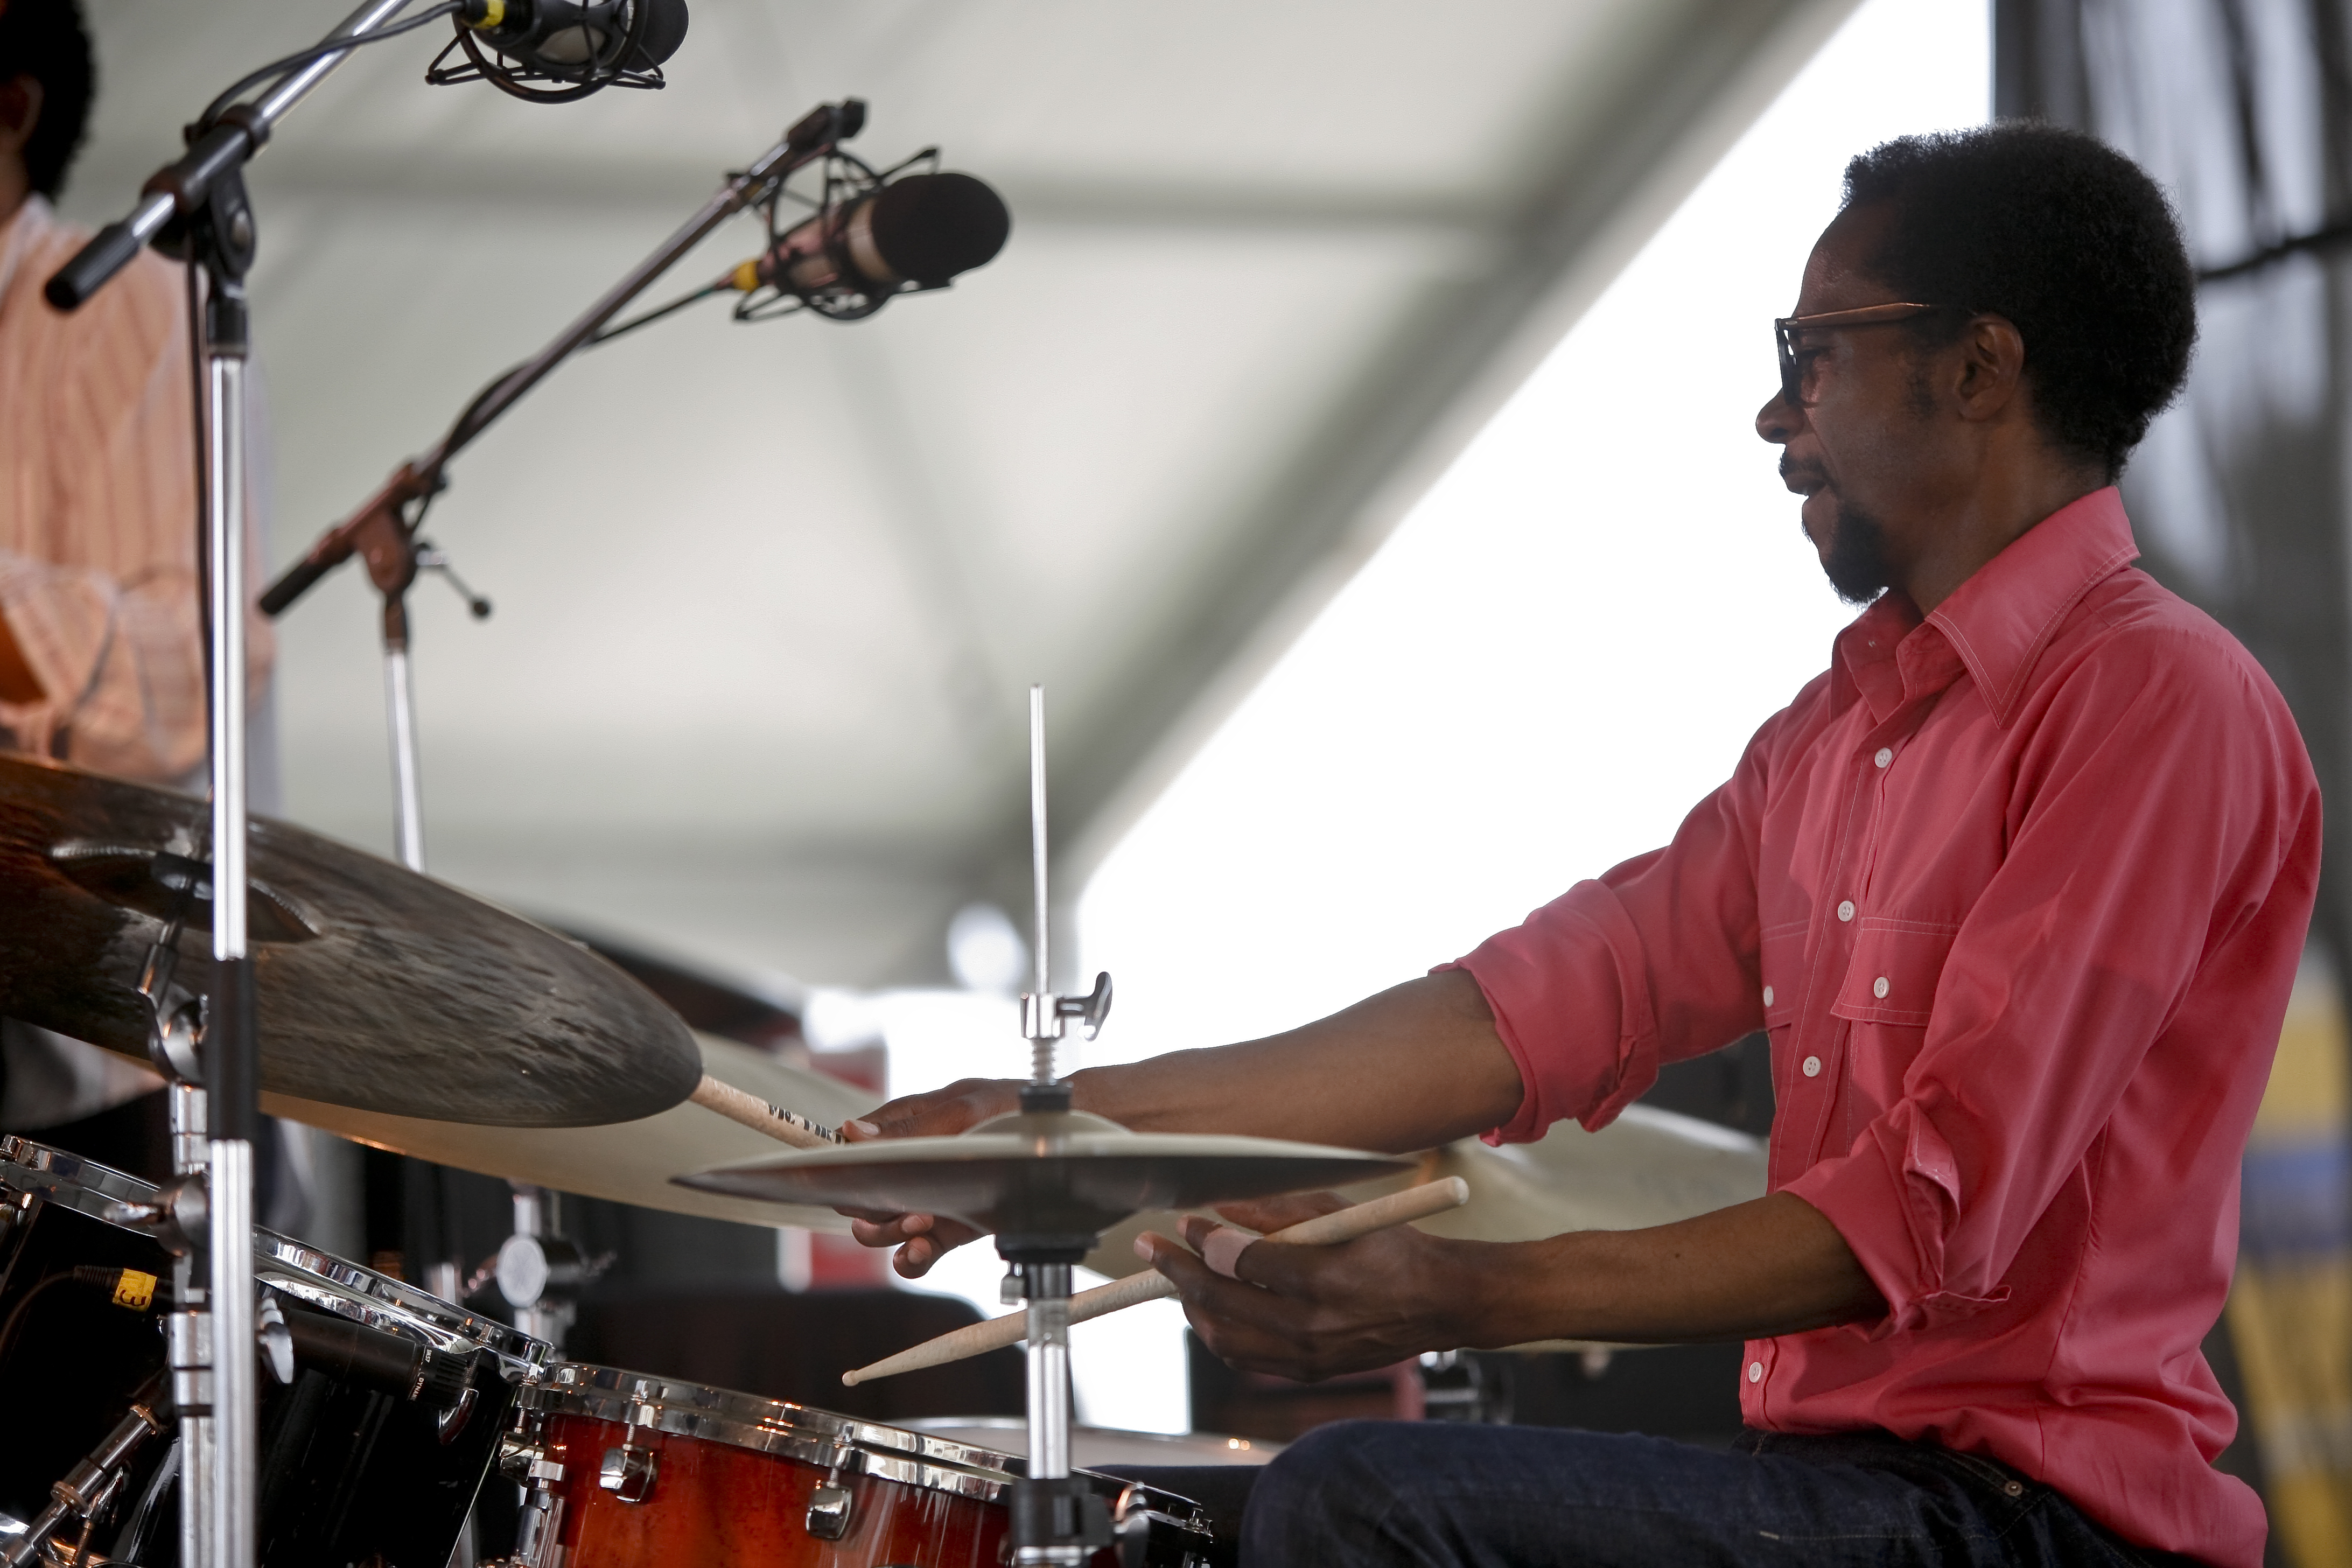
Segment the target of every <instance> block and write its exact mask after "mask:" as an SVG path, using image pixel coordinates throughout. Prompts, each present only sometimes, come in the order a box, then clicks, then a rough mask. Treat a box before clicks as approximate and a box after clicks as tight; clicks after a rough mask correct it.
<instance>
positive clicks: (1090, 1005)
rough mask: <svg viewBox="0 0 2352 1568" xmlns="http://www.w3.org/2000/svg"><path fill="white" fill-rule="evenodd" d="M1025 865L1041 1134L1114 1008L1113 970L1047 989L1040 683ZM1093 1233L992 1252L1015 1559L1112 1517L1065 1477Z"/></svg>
mask: <svg viewBox="0 0 2352 1568" xmlns="http://www.w3.org/2000/svg"><path fill="white" fill-rule="evenodd" d="M1029 834H1030V869H1031V875H1032V876H1033V878H1034V880H1035V883H1036V894H1037V929H1036V958H1037V967H1036V979H1037V985H1036V989H1035V990H1034V991H1031V992H1028V993H1025V994H1024V995H1023V996H1022V998H1021V1032H1022V1033H1023V1034H1024V1035H1025V1036H1027V1037H1028V1039H1029V1081H1028V1082H1027V1083H1025V1084H1024V1085H1022V1087H1021V1110H1022V1115H1023V1118H1024V1121H1028V1122H1029V1123H1030V1124H1031V1125H1032V1126H1034V1128H1035V1130H1036V1131H1037V1134H1038V1136H1039V1137H1040V1139H1041V1140H1043V1141H1045V1142H1050V1141H1051V1140H1052V1139H1053V1137H1054V1136H1055V1132H1056V1131H1058V1129H1059V1128H1060V1127H1062V1126H1066V1125H1067V1124H1068V1119H1069V1118H1070V1116H1071V1114H1072V1112H1071V1109H1070V1083H1069V1080H1068V1079H1065V1078H1060V1077H1058V1076H1056V1074H1055V1064H1054V1055H1055V1052H1054V1047H1055V1042H1056V1041H1058V1040H1059V1039H1061V1037H1062V1033H1063V1029H1064V1027H1065V1026H1066V1025H1067V1024H1069V1023H1071V1022H1073V1021H1076V1022H1078V1023H1080V1024H1083V1025H1084V1026H1085V1027H1086V1031H1087V1038H1088V1039H1092V1038H1094V1037H1095V1035H1096V1034H1097V1032H1098V1031H1099V1030H1100V1029H1101V1028H1102V1024H1103V1019H1104V1018H1105V1017H1106V1016H1108V1014H1109V1012H1110V996H1111V990H1110V976H1109V975H1108V974H1098V975H1097V976H1096V977H1095V987H1094V990H1093V991H1092V992H1091V993H1089V994H1087V995H1084V996H1059V995H1056V994H1055V993H1054V989H1053V967H1052V963H1053V961H1052V957H1051V948H1050V934H1051V927H1052V921H1053V909H1052V904H1051V901H1050V898H1049V894H1048V882H1047V878H1046V864H1045V862H1046V824H1045V688H1044V687H1043V686H1032V687H1031V688H1030V689H1029ZM1098 1239H1099V1238H1098V1237H1093V1236H1082V1235H1052V1234H1037V1235H1032V1234H1024V1233H1021V1232H1015V1231H1004V1232H1000V1233H999V1234H998V1236H997V1238H996V1250H997V1254H998V1256H1000V1257H1002V1258H1003V1259H1004V1261H1005V1263H1006V1264H1007V1266H1008V1267H1009V1268H1010V1269H1011V1272H1010V1273H1008V1274H1007V1275H1006V1277H1005V1280H1004V1288H1005V1298H1006V1300H1025V1301H1027V1303H1028V1315H1029V1324H1028V1327H1029V1358H1028V1406H1029V1468H1028V1473H1027V1474H1026V1475H1025V1476H1024V1477H1023V1478H1022V1479H1019V1480H1016V1481H1015V1482H1013V1562H1014V1563H1016V1564H1031V1565H1034V1564H1045V1563H1054V1564H1074V1563H1084V1562H1086V1561H1087V1559H1088V1558H1089V1557H1091V1556H1092V1555H1093V1554H1094V1553H1095V1552H1097V1551H1098V1550H1099V1549H1101V1548H1103V1547H1106V1546H1108V1545H1110V1544H1111V1542H1112V1539H1113V1533H1112V1520H1111V1518H1110V1514H1109V1511H1108V1509H1106V1508H1105V1506H1104V1504H1103V1500H1102V1499H1101V1498H1099V1497H1098V1496H1097V1495H1096V1494H1095V1492H1094V1490H1093V1489H1092V1488H1091V1487H1089V1486H1088V1485H1087V1483H1086V1482H1085V1481H1083V1480H1074V1479H1072V1478H1071V1476H1070V1268H1071V1267H1072V1266H1073V1265H1074V1264H1076V1262H1077V1261H1078V1260H1079V1259H1080V1258H1084V1257H1085V1256H1086V1255H1087V1251H1088V1250H1089V1249H1090V1248H1091V1247H1093V1246H1094V1245H1095V1243H1096V1242H1097V1240H1098Z"/></svg>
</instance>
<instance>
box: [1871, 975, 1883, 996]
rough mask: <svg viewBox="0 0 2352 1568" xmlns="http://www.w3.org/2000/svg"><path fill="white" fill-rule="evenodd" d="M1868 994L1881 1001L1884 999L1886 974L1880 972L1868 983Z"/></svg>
mask: <svg viewBox="0 0 2352 1568" xmlns="http://www.w3.org/2000/svg"><path fill="white" fill-rule="evenodd" d="M1870 994H1872V995H1873V996H1875V997H1877V998H1878V999H1879V1000H1880V1001H1882V1002H1883V1001H1885V999H1886V976H1885V975H1884V974H1882V975H1880V976H1879V977H1878V978H1877V979H1875V980H1874V981H1872V982H1871V983H1870Z"/></svg>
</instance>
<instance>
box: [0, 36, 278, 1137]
mask: <svg viewBox="0 0 2352 1568" xmlns="http://www.w3.org/2000/svg"><path fill="white" fill-rule="evenodd" d="M93 88H94V71H93V68H92V61H91V50H90V41H89V32H88V29H87V28H86V27H85V26H84V25H83V21H82V16H81V13H80V9H79V5H77V4H76V0H0V409H5V410H6V411H7V417H6V418H5V419H0V747H5V748H7V749H11V750H16V751H21V752H34V753H36V754H37V755H41V756H47V757H55V758H58V759H61V760H64V761H68V762H72V763H78V764H79V765H81V766H84V767H89V768H94V769H96V770H98V771H99V772H101V773H112V774H114V775H115V776H117V777H120V778H128V779H136V780H140V781H142V782H147V783H153V784H194V787H196V788H197V789H199V790H200V789H201V788H202V784H201V783H200V782H198V781H197V780H196V778H195V775H196V773H198V771H199V770H200V769H201V768H202V766H203V763H204V761H205V691H204V680H205V666H204V654H203V649H202V647H200V646H199V642H198V636H199V633H198V626H199V624H200V623H199V621H198V616H197V604H196V592H197V589H196V563H195V537H196V535H195V530H196V490H195V468H194V454H193V450H192V447H191V442H192V439H193V436H192V431H193V428H194V426H193V423H192V419H191V415H190V409H189V400H190V396H191V390H190V388H191V379H190V365H189V357H188V356H189V351H188V343H187V315H186V310H185V307H184V304H183V289H184V282H183V276H182V272H181V269H180V268H177V267H174V266H173V265H172V264H171V263H169V262H167V261H165V260H163V258H161V257H158V256H156V255H154V254H153V253H152V252H142V253H141V254H140V255H139V257H138V258H136V259H134V260H133V261H132V262H131V265H130V266H128V267H126V268H123V270H122V272H121V275H120V276H118V277H117V278H116V279H114V280H113V282H112V283H110V284H109V285H108V286H107V288H106V289H104V290H102V291H101V292H100V294H99V295H98V296H97V297H96V298H95V299H93V300H90V302H89V304H87V305H85V306H83V307H82V308H81V309H80V310H77V311H75V312H73V313H72V314H70V315H68V314H64V313H62V312H59V311H58V310H53V309H51V308H50V306H49V304H48V303H47V300H44V299H43V298H42V297H41V286H42V285H43V284H44V283H45V282H46V281H47V279H48V277H49V275H50V274H51V273H53V272H55V271H56V270H57V268H58V267H59V266H61V265H63V264H64V262H65V261H66V260H67V259H68V258H70V257H71V256H72V255H73V254H74V252H75V251H77V250H79V248H80V247H81V246H82V244H83V242H84V241H86V240H87V239H88V238H89V231H88V230H87V229H84V228H81V227H79V226H77V225H73V224H68V223H66V222H63V221H62V220H60V219H59V218H58V215H57V211H56V209H55V208H54V207H53V206H52V205H50V204H51V203H52V202H53V201H54V200H55V199H56V198H57V195H58V192H59V191H60V190H61V189H62V188H63V187H64V184H65V180H66V174H67V171H68V168H69V167H70V166H71V164H72V163H73V159H74V154H75V153H76V151H77V150H78V149H79V147H80V145H81V141H82V132H83V128H84V126H85V125H86V123H87V121H88V120H89V111H90V107H91V102H92V97H93ZM246 636H247V647H248V649H249V650H250V658H251V659H252V668H253V670H254V679H255V681H256V683H257V685H258V683H259V682H260V680H261V679H264V676H265V674H266V672H267V670H268V666H269V659H270V651H271V639H270V634H269V626H268V622H267V621H266V620H264V619H262V618H261V617H260V616H259V615H258V614H255V615H254V616H252V617H251V618H250V621H249V624H248V626H247V633H246ZM0 1064H5V1087H4V1088H0V1127H5V1128H6V1129H7V1130H8V1131H15V1132H27V1131H39V1132H41V1134H42V1135H43V1137H44V1138H45V1139H47V1140H49V1141H53V1142H59V1143H62V1144H64V1145H66V1146H67V1147H69V1148H72V1149H74V1150H75V1151H76V1152H79V1153H83V1154H87V1155H89V1156H90V1157H91V1158H94V1159H99V1160H101V1161H104V1162H105V1163H110V1164H117V1165H122V1166H124V1167H126V1168H130V1169H132V1170H138V1171H141V1172H142V1173H145V1174H151V1175H160V1174H162V1173H163V1169H162V1168H159V1162H161V1160H162V1157H163V1154H164V1153H165V1145H164V1144H163V1142H161V1139H162V1136H163V1135H162V1131H161V1130H162V1127H163V1113H162V1110H161V1108H160V1097H157V1098H156V1100H153V1101H149V1102H146V1103H130V1102H133V1101H136V1100H139V1099H140V1097H142V1096H147V1095H151V1094H152V1092H153V1091H154V1090H155V1089H156V1088H157V1080H156V1079H155V1077H154V1075H152V1073H148V1072H145V1071H143V1070H142V1069H141V1068H138V1067H137V1066H135V1065H134V1064H131V1063H129V1062H126V1061H123V1060H121V1058H116V1057H114V1056H111V1055H110V1054H108V1053H106V1052H102V1051H99V1050H97V1049H95V1048H94V1047H89V1046H85V1045H83V1044H81V1043H80V1042H79V1041H76V1040H68V1039H66V1038H65V1037H62V1036H58V1035H53V1034H49V1033H47V1031H44V1030H38V1029H35V1028H32V1027H31V1026H27V1025H25V1024H23V1023H21V1022H18V1021H16V1020H13V1019H11V1020H0ZM117 1108H121V1109H117Z"/></svg>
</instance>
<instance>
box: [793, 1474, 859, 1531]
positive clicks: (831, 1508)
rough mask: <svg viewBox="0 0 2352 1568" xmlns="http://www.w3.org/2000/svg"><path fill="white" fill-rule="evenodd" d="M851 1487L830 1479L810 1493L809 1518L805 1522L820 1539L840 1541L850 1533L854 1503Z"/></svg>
mask: <svg viewBox="0 0 2352 1568" xmlns="http://www.w3.org/2000/svg"><path fill="white" fill-rule="evenodd" d="M851 1503H852V1499H851V1497H850V1494H849V1489H848V1488H847V1487H843V1486H835V1485H833V1484H831V1482H830V1481H828V1482H827V1484H825V1485H824V1486H821V1487H819V1488H817V1489H816V1490H814V1491H813V1492H811V1493H809V1505H808V1518H807V1519H806V1520H805V1521H803V1523H805V1524H806V1525H807V1527H808V1532H809V1533H810V1534H811V1535H813V1536H814V1537H816V1538H817V1539H818V1540H819V1541H838V1540H840V1539H841V1538H842V1537H843V1536H845V1535H846V1534H848V1533H849V1512H850V1507H851Z"/></svg>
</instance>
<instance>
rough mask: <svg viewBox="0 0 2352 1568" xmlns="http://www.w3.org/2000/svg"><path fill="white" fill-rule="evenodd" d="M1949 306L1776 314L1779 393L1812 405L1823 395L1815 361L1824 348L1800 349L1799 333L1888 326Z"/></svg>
mask: <svg viewBox="0 0 2352 1568" xmlns="http://www.w3.org/2000/svg"><path fill="white" fill-rule="evenodd" d="M1950 308H1951V307H1949V306H1947V305H1921V304H1917V303H1915V302H1913V301H1911V300H1895V301H1891V302H1889V303H1887V304H1885V305H1864V306H1862V307H1860V308H1859V309H1856V310H1823V311H1822V312H1821V313H1820V314H1819V315H1813V316H1779V317H1775V318H1774V319H1773V321H1772V337H1773V339H1774V341H1775V342H1778V343H1779V344H1780V395H1781V396H1783V397H1785V398H1787V399H1788V400H1789V401H1790V403H1791V404H1793V405H1796V406H1797V407H1800V408H1811V406H1812V405H1814V404H1815V403H1816V402H1818V401H1819V400H1820V398H1821V378H1820V376H1819V375H1818V374H1816V373H1815V372H1814V369H1813V361H1814V359H1815V357H1816V356H1817V355H1818V354H1819V353H1820V352H1821V351H1820V350H1818V349H1809V350H1806V351H1805V352H1804V353H1799V352H1798V350H1797V345H1796V342H1795V338H1796V334H1797V333H1799V332H1810V331H1822V330H1826V329H1831V328H1838V327H1877V326H1885V325H1887V324H1888V323H1890V322H1895V321H1909V320H1911V319H1912V318H1913V317H1914V316H1923V315H1925V314H1927V312H1928V311H1930V310H1949V309H1950Z"/></svg>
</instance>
